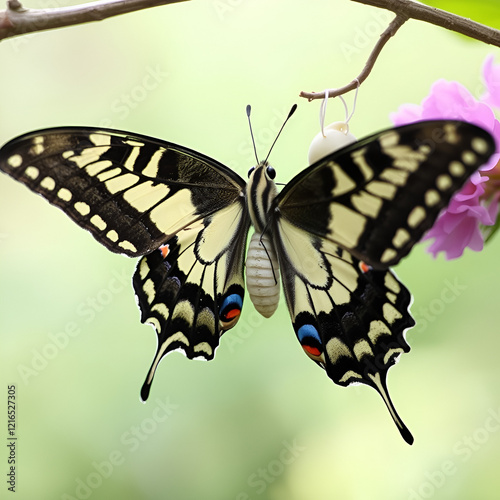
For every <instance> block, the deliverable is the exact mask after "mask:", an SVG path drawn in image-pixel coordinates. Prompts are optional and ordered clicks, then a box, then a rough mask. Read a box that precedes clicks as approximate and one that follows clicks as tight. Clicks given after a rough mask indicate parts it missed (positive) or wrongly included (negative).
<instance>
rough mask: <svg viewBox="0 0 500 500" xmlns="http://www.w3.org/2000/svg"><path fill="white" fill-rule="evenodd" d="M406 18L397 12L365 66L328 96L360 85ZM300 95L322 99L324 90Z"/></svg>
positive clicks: (336, 94) (339, 93)
mask: <svg viewBox="0 0 500 500" xmlns="http://www.w3.org/2000/svg"><path fill="white" fill-rule="evenodd" d="M407 20H408V17H407V16H405V15H402V14H398V15H397V16H396V17H395V18H394V19H393V20H392V21H391V24H389V26H388V27H387V28H386V30H385V31H384V32H383V33H382V34H381V35H380V38H379V39H378V42H377V43H376V45H375V47H373V50H372V52H371V54H370V56H369V57H368V60H367V61H366V64H365V67H364V68H363V70H362V71H361V73H360V74H359V75H358V77H357V78H355V79H354V80H353V81H352V82H351V83H348V84H347V85H344V86H343V87H340V88H338V89H329V90H328V97H337V96H339V95H342V94H345V93H346V92H349V91H351V90H354V89H355V88H356V87H358V86H359V85H361V84H362V83H363V82H364V81H365V80H366V78H367V77H368V75H369V74H370V72H371V70H372V68H373V66H374V65H375V61H376V60H377V57H378V55H379V54H380V52H381V51H382V49H383V48H384V45H385V44H386V43H387V42H388V41H389V39H390V38H391V37H392V36H394V35H395V33H396V31H397V30H398V29H399V28H400V27H401V26H402V25H403V24H404V23H405V22H406V21H407ZM299 95H300V97H305V98H306V99H308V100H309V101H312V100H314V99H323V98H324V97H325V91H323V92H301V93H300V94H299Z"/></svg>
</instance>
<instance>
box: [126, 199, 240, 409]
mask: <svg viewBox="0 0 500 500" xmlns="http://www.w3.org/2000/svg"><path fill="white" fill-rule="evenodd" d="M248 228H249V217H248V213H247V208H246V205H245V204H244V203H243V199H241V201H240V202H237V203H234V204H233V205H230V206H229V207H227V208H225V209H223V210H221V211H219V212H218V213H215V214H213V215H211V216H208V217H206V218H205V219H204V220H202V221H198V222H196V223H194V224H193V225H191V226H189V227H187V228H185V229H183V230H181V231H179V232H178V233H177V235H176V236H175V237H173V238H171V239H170V240H169V241H168V242H167V243H166V244H165V245H162V246H161V247H160V248H159V249H157V250H155V251H154V252H152V253H151V254H149V255H146V256H144V257H142V259H141V260H140V261H139V263H138V265H137V269H136V272H135V274H134V278H133V284H134V288H135V291H136V295H137V300H138V304H139V307H140V309H141V312H142V316H141V320H142V321H143V322H148V323H150V324H152V325H153V327H154V328H155V329H156V332H157V334H158V346H157V352H156V355H155V357H154V360H153V363H152V366H151V369H150V371H149V373H148V376H147V378H146V382H145V383H144V386H143V388H142V390H141V397H142V399H143V400H146V399H147V397H148V394H149V389H150V386H151V383H152V380H153V376H154V373H155V370H156V367H157V365H158V363H159V362H160V360H161V359H162V357H163V356H165V355H166V354H168V352H170V351H172V350H176V349H179V350H181V351H183V352H184V353H185V354H186V356H187V357H188V358H190V359H192V358H195V357H203V358H205V359H212V358H213V356H214V354H215V349H216V347H217V346H218V345H219V337H220V335H222V333H224V331H226V330H229V329H230V328H232V327H233V326H234V325H235V324H236V322H237V321H238V319H239V315H240V312H241V308H242V305H243V296H244V278H243V264H244V257H245V245H246V239H247V233H248Z"/></svg>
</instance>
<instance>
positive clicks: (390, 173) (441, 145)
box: [277, 120, 495, 268]
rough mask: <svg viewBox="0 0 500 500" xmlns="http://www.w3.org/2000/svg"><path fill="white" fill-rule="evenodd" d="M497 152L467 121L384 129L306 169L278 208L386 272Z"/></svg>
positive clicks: (484, 134)
mask: <svg viewBox="0 0 500 500" xmlns="http://www.w3.org/2000/svg"><path fill="white" fill-rule="evenodd" d="M494 148H495V145H494V142H493V140H492V138H491V136H490V135H489V134H488V133H487V132H485V131H484V130H482V129H481V128H479V127H476V126H474V125H472V124H469V123H464V122H455V121H447V120H440V121H426V122H417V123H413V124H410V125H405V126H402V127H397V128H394V129H389V130H386V131H384V132H380V133H378V134H375V135H373V136H370V137H367V138H366V139H362V140H360V141H358V142H356V143H354V144H352V145H350V146H347V147H345V148H343V149H341V150H339V151H338V152H335V153H332V154H331V155H328V156H326V157H325V158H323V159H322V160H319V161H318V162H316V163H315V164H314V165H311V166H310V167H309V168H307V169H306V170H304V171H303V172H301V173H300V174H299V175H297V177H295V179H293V180H292V181H291V182H290V183H289V184H288V185H287V186H286V187H285V188H284V189H283V191H282V192H281V193H280V195H279V197H278V200H277V207H278V208H279V210H280V213H281V215H282V216H283V217H285V218H287V219H289V220H290V221H293V223H294V224H295V225H297V226H299V227H301V228H303V229H305V230H306V231H308V232H310V233H313V234H316V235H318V236H321V237H325V238H327V239H329V240H331V241H332V242H334V243H337V244H338V245H340V246H341V247H343V248H345V249H347V250H348V251H349V252H351V253H352V254H353V255H355V256H356V257H358V258H359V259H360V260H363V261H365V262H367V263H368V264H370V265H372V266H374V267H377V268H386V267H388V266H392V265H395V264H397V263H398V262H399V260H400V259H401V258H402V257H404V256H405V255H407V254H408V252H409V251H410V249H411V248H412V247H413V245H414V244H415V243H416V242H417V241H419V240H420V239H421V237H422V236H423V234H424V232H425V231H426V230H428V229H429V228H430V227H431V226H432V224H433V223H434V221H435V219H436V217H437V216H438V214H439V212H440V211H441V209H443V208H444V207H445V206H447V204H448V202H449V201H450V198H451V196H452V195H453V194H454V193H455V192H456V191H457V190H458V189H459V188H460V187H461V186H462V185H463V184H464V183H465V181H466V180H467V179H468V178H469V177H470V175H471V174H472V173H473V172H474V171H475V170H477V169H478V168H479V167H480V166H481V165H482V164H483V163H485V162H486V161H487V159H488V158H489V157H490V156H491V154H492V153H493V152H494Z"/></svg>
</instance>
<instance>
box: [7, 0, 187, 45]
mask: <svg viewBox="0 0 500 500" xmlns="http://www.w3.org/2000/svg"><path fill="white" fill-rule="evenodd" d="M184 1H186V0H101V1H98V2H92V3H87V4H83V5H75V6H72V7H58V8H54V9H25V8H24V7H23V6H22V5H21V3H20V2H19V1H18V0H9V1H8V2H7V9H6V10H3V11H0V40H4V39H6V38H10V37H13V36H17V35H24V34H26V33H32V32H34V31H44V30H50V29H54V28H62V27H64V26H72V25H75V24H82V23H88V22H91V21H101V20H102V19H106V18H108V17H113V16H117V15H119V14H126V13H128V12H134V11H137V10H142V9H148V8H150V7H156V6H159V5H165V4H169V3H177V2H184Z"/></svg>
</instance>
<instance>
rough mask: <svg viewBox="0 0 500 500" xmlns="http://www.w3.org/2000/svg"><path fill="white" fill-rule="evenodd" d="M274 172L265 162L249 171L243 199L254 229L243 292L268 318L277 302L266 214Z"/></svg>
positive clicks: (274, 192) (272, 195) (273, 192)
mask: <svg viewBox="0 0 500 500" xmlns="http://www.w3.org/2000/svg"><path fill="white" fill-rule="evenodd" d="M274 176H275V171H274V169H273V167H271V166H270V165H269V164H268V163H267V162H266V161H264V162H261V163H259V165H257V166H256V167H253V169H251V170H250V175H249V179H248V184H247V188H246V195H247V196H246V198H247V204H248V211H249V213H250V218H251V220H252V223H253V225H254V227H255V233H254V234H253V235H252V238H251V240H250V245H249V247H248V254H247V260H246V278H247V289H248V293H249V295H250V299H251V301H252V302H253V304H254V306H255V308H256V309H257V311H258V312H259V313H260V314H262V315H263V316H265V317H266V318H269V317H270V316H271V315H272V314H273V313H274V311H275V310H276V308H277V307H278V302H279V293H280V285H279V264H278V258H277V256H276V250H275V248H274V244H273V242H272V238H271V235H270V232H269V231H270V228H269V225H268V221H269V210H270V209H271V207H272V205H273V201H274V199H275V198H276V196H277V194H278V191H277V189H276V185H275V183H274V181H273V178H274Z"/></svg>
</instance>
